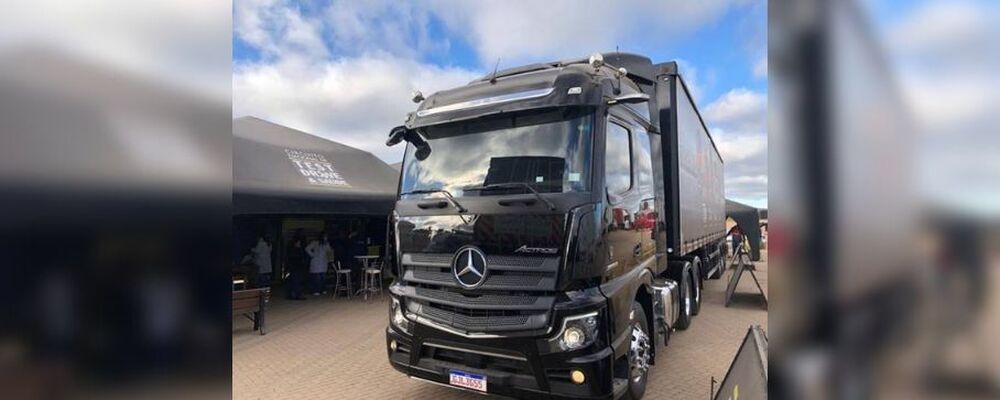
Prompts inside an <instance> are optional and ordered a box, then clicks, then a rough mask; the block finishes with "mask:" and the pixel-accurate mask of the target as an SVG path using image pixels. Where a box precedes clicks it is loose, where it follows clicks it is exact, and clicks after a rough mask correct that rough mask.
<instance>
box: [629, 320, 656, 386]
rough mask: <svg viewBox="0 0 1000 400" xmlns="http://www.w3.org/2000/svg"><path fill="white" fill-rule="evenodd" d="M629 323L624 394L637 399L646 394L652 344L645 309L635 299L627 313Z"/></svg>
mask: <svg viewBox="0 0 1000 400" xmlns="http://www.w3.org/2000/svg"><path fill="white" fill-rule="evenodd" d="M629 325H631V326H632V338H631V342H630V345H629V352H628V363H629V369H628V391H627V392H626V394H625V395H626V398H629V399H635V400H638V399H641V398H642V396H643V395H645V394H646V381H647V379H648V375H649V363H650V361H651V360H650V359H651V358H652V351H653V349H652V346H653V344H652V342H651V341H650V337H649V322H648V321H646V311H645V310H643V308H642V305H640V304H639V303H638V302H635V301H633V302H632V312H631V313H629Z"/></svg>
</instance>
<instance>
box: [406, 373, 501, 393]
mask: <svg viewBox="0 0 1000 400" xmlns="http://www.w3.org/2000/svg"><path fill="white" fill-rule="evenodd" d="M410 379H415V380H418V381H421V382H426V383H430V384H433V385H438V386H444V387H446V388H452V389H458V390H461V391H465V392H470V393H475V394H478V395H480V396H489V393H486V392H480V391H478V390H472V389H469V388H464V387H461V386H452V385H446V384H443V383H441V382H434V381H432V380H429V379H424V378H418V377H415V376H413V375H410Z"/></svg>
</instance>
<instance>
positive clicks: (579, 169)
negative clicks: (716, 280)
mask: <svg viewBox="0 0 1000 400" xmlns="http://www.w3.org/2000/svg"><path fill="white" fill-rule="evenodd" d="M605 59H608V60H609V61H608V62H605V61H604V60H605ZM676 82H681V81H680V78H679V75H678V74H677V72H676V64H674V63H665V64H658V65H653V64H652V63H651V62H650V61H649V59H648V58H645V57H642V56H637V55H631V54H618V53H614V54H595V55H594V56H591V57H590V58H588V59H579V60H568V61H559V62H553V63H547V64H535V65H529V66H525V67H520V68H514V69H511V70H505V71H499V72H494V73H492V74H491V75H489V76H486V77H484V78H482V79H479V80H476V81H473V82H470V83H469V84H468V85H466V86H463V87H459V88H455V89H451V90H445V91H442V92H438V93H436V94H434V95H432V96H429V97H428V98H426V99H424V98H423V96H420V95H417V96H415V100H416V101H418V102H419V103H420V105H419V107H418V108H417V110H416V111H415V112H413V113H411V114H410V115H409V116H408V118H407V120H406V124H405V125H404V126H400V127H397V128H395V129H393V130H392V132H391V134H390V137H389V139H388V141H387V144H389V145H394V144H398V143H402V142H406V151H405V155H404V160H403V164H402V167H401V178H400V183H399V198H398V202H397V203H396V208H395V211H394V212H393V215H392V218H391V221H390V229H389V232H390V233H389V234H390V236H391V237H390V241H389V243H391V246H390V253H391V254H389V259H390V260H392V265H393V266H394V268H393V269H394V276H395V278H394V282H393V283H392V284H391V286H390V295H391V297H392V299H391V306H390V318H389V320H390V323H389V326H388V327H387V330H386V345H387V351H388V356H389V360H390V362H391V364H392V366H393V367H394V368H395V369H397V370H399V371H401V372H403V373H405V374H407V375H409V376H410V377H412V378H415V379H420V380H424V381H428V382H431V383H436V384H442V385H448V386H452V387H456V388H460V389H465V390H473V391H479V392H487V393H496V394H501V395H507V396H515V397H519V398H526V397H528V398H530V397H544V398H549V397H561V398H617V397H621V396H625V395H627V396H629V397H631V398H640V397H642V395H643V393H644V391H645V386H646V379H647V371H648V369H649V368H650V366H651V365H653V364H654V363H655V361H656V353H657V345H658V344H659V345H662V344H665V343H666V340H667V339H668V338H669V335H670V332H671V331H672V330H674V329H683V328H686V327H687V326H688V325H689V324H690V322H691V318H692V317H693V315H694V314H696V313H697V312H698V303H699V301H700V284H701V280H702V279H703V278H702V277H703V276H709V275H710V274H711V273H712V272H711V271H709V270H708V266H709V265H712V266H715V267H718V268H721V260H722V255H721V253H720V252H719V246H720V244H721V241H722V238H723V237H722V235H723V232H722V231H723V229H724V226H723V224H724V222H723V220H722V218H724V216H723V213H724V211H722V210H721V208H722V207H723V205H722V204H723V203H722V202H721V201H722V200H721V199H722V193H721V179H722V178H721V158H719V157H718V153H717V151H715V148H714V144H713V145H712V146H711V154H708V156H710V157H714V159H713V160H718V162H717V164H718V169H717V171H716V170H712V171H711V172H712V173H717V174H718V176H716V177H713V178H712V179H714V180H713V181H712V183H713V185H706V186H705V187H704V188H702V189H704V190H701V191H702V192H706V191H711V192H714V191H716V190H718V191H719V193H717V196H715V195H716V193H712V196H703V193H702V194H698V196H701V197H699V198H700V199H704V198H707V197H712V199H714V197H718V199H719V200H720V201H719V207H718V208H720V210H719V211H718V213H716V212H715V208H716V207H715V206H716V205H715V204H714V203H713V204H707V205H701V206H698V207H697V208H698V210H697V211H698V212H699V213H700V214H703V215H704V218H702V219H701V221H700V225H699V226H700V227H701V228H705V227H706V226H708V230H713V231H712V232H711V234H706V235H699V236H698V237H693V236H692V237H688V238H686V239H687V240H683V239H685V238H684V235H683V233H684V232H682V230H681V226H680V225H681V224H682V220H683V218H681V215H682V211H683V210H682V209H683V208H684V207H682V203H681V201H680V197H681V196H680V195H681V193H680V192H681V191H680V190H678V189H680V188H683V185H682V182H683V179H682V175H683V171H680V169H681V168H678V167H677V163H678V160H679V158H678V157H677V156H676V155H677V154H679V152H678V148H677V147H678V143H677V138H678V135H677V134H676V132H677V131H678V130H677V126H678V121H677V120H678V118H677V117H676V116H673V115H676V110H675V109H674V108H673V107H671V106H670V105H671V104H673V103H674V102H675V101H676V90H678V86H677V84H676ZM680 90H684V89H683V88H680ZM684 93H685V94H684V96H686V91H685V92H684ZM685 101H687V99H685ZM664 103H668V104H664ZM664 106H666V107H667V108H666V109H664ZM691 107H692V108H693V103H691ZM696 112H697V111H696V109H695V113H696ZM698 122H700V116H699V117H698ZM664 123H665V124H666V125H665V126H666V127H667V129H663V128H661V124H664ZM701 128H702V129H704V124H703V123H702V124H701ZM704 136H706V137H707V140H708V141H709V142H710V141H711V138H710V137H708V136H707V131H705V134H704ZM665 137H667V138H669V140H665ZM704 150H705V151H706V153H707V152H708V150H709V149H707V148H706V149H704ZM699 157H700V156H699ZM697 162H700V163H702V164H705V163H706V161H705V160H704V159H702V160H700V161H697ZM711 162H712V161H709V163H711ZM695 169H697V168H695ZM695 175H697V173H695ZM696 178H698V177H696ZM716 180H717V182H716ZM715 183H718V184H717V185H714V184H715ZM710 200H711V199H710ZM692 206H693V205H692ZM709 208H711V209H712V212H708V211H707V210H708V209H709ZM702 211H704V212H703V213H702ZM710 214H711V215H710ZM716 214H718V218H717V219H718V221H715V220H714V219H715V218H716ZM710 219H712V220H710ZM715 222H718V224H716V223H715ZM710 225H711V226H710ZM716 225H717V226H716ZM692 226H693V225H692ZM716 227H718V229H717V232H716V231H714V230H715V228H716ZM702 230H705V229H702ZM688 231H691V232H698V231H697V230H693V231H692V230H691V229H690V228H689V229H688ZM689 236H690V235H689ZM702 260H703V261H702Z"/></svg>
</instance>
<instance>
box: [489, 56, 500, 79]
mask: <svg viewBox="0 0 1000 400" xmlns="http://www.w3.org/2000/svg"><path fill="white" fill-rule="evenodd" d="M497 68H500V57H497V63H496V65H494V66H493V74H492V75H490V84H491V85H492V84H494V83H497Z"/></svg>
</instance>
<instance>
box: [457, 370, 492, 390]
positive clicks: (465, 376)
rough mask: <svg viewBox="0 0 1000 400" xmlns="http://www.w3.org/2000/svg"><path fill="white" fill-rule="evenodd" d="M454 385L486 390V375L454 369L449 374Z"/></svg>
mask: <svg viewBox="0 0 1000 400" xmlns="http://www.w3.org/2000/svg"><path fill="white" fill-rule="evenodd" d="M449 381H450V382H451V384H452V385H454V386H458V387H463V388H466V389H472V390H477V391H480V392H486V376H485V375H477V374H470V373H468V372H463V371H455V370H452V371H451V374H450V376H449Z"/></svg>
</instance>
